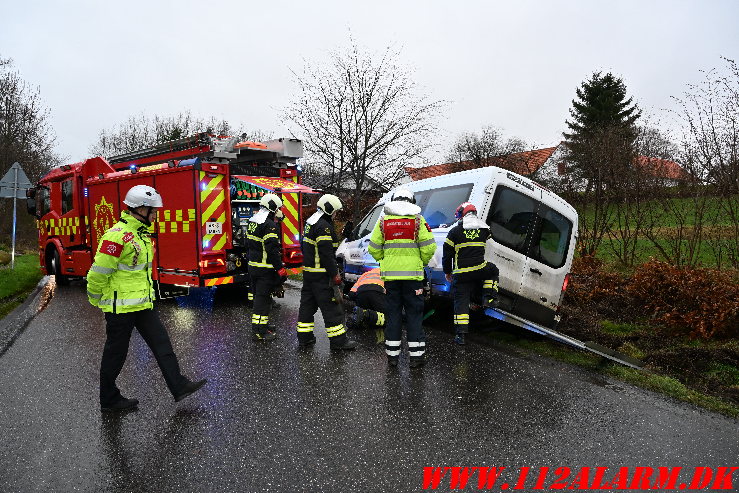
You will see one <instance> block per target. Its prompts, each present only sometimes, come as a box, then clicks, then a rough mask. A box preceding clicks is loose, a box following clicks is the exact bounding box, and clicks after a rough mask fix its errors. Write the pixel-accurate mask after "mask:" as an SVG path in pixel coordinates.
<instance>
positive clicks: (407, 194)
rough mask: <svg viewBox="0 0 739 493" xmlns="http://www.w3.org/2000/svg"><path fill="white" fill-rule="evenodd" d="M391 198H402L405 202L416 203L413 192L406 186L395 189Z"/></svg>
mask: <svg viewBox="0 0 739 493" xmlns="http://www.w3.org/2000/svg"><path fill="white" fill-rule="evenodd" d="M393 200H402V201H405V202H410V203H411V204H415V203H416V197H415V196H414V195H413V192H411V191H410V190H408V189H406V188H401V189H400V190H397V191H396V192H395V193H394V194H393Z"/></svg>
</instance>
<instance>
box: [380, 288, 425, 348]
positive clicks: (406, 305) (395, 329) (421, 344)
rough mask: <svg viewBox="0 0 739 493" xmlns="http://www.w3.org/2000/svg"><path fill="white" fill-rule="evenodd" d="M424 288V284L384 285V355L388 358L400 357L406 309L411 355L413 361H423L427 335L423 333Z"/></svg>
mask: <svg viewBox="0 0 739 493" xmlns="http://www.w3.org/2000/svg"><path fill="white" fill-rule="evenodd" d="M422 287H423V283H422V282H421V281H410V280H409V281H385V292H386V293H387V294H386V297H385V302H386V307H387V308H386V311H385V352H386V353H387V356H388V358H397V357H398V356H400V341H401V338H402V324H403V309H405V316H406V329H407V331H408V354H409V355H410V357H411V358H422V357H423V355H424V353H425V352H426V334H425V333H424V332H423V327H422V326H421V322H423V292H422V293H421V294H416V290H419V289H421V288H422Z"/></svg>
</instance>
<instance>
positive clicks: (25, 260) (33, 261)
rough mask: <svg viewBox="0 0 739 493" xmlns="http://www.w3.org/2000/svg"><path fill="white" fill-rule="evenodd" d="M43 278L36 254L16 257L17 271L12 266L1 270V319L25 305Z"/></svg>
mask: <svg viewBox="0 0 739 493" xmlns="http://www.w3.org/2000/svg"><path fill="white" fill-rule="evenodd" d="M41 277H42V274H41V270H40V269H39V264H38V255H36V254H29V255H18V256H16V257H15V269H11V268H10V265H7V266H4V267H2V268H0V317H4V316H5V315H7V314H8V313H10V312H11V311H13V309H15V307H17V306H18V305H20V304H21V303H23V301H24V300H25V299H26V297H27V296H28V295H29V294H30V293H31V291H33V289H34V288H35V287H36V284H38V282H39V280H40V279H41Z"/></svg>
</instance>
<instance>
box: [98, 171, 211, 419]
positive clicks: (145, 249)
mask: <svg viewBox="0 0 739 493" xmlns="http://www.w3.org/2000/svg"><path fill="white" fill-rule="evenodd" d="M123 203H124V204H125V205H126V206H127V207H128V210H126V211H123V213H122V214H121V220H120V221H119V222H118V223H116V224H115V225H114V226H113V227H112V228H110V229H109V230H108V231H106V232H105V234H104V235H103V236H102V237H101V238H100V246H99V248H98V252H97V254H96V255H95V260H94V262H93V264H92V267H91V268H90V271H89V273H88V274H87V297H88V300H89V301H90V303H91V304H92V305H93V306H96V307H98V308H100V309H101V310H102V311H103V313H104V314H105V323H106V327H105V332H106V340H105V347H104V348H103V357H102V360H101V362H100V409H101V411H104V412H108V411H125V410H129V409H133V408H135V407H136V406H138V403H139V401H138V400H137V399H127V398H125V397H123V396H122V395H121V392H120V390H119V389H118V387H117V386H116V383H115V381H116V378H117V377H118V374H119V373H120V372H121V369H122V368H123V363H124V362H125V361H126V355H127V354H128V342H129V340H130V338H131V332H132V331H133V329H134V327H135V328H136V330H138V331H139V334H141V337H142V338H143V339H144V342H146V344H147V345H148V346H149V349H150V350H151V352H152V353H153V354H154V357H155V358H156V361H157V364H158V365H159V368H160V369H161V371H162V375H163V376H164V380H165V382H166V383H167V387H169V391H170V392H171V393H172V395H173V396H174V399H175V401H176V402H179V401H181V400H182V399H184V398H185V397H187V396H189V395H190V394H192V393H193V392H195V391H197V390H198V389H200V388H201V387H202V386H203V385H205V383H206V381H207V380H205V379H203V380H199V381H197V382H192V381H190V380H189V379H187V378H186V377H184V376H183V375H182V373H181V372H180V365H179V363H178V361H177V356H176V355H175V353H174V351H173V350H172V343H171V341H170V339H169V335H168V334H167V331H166V329H165V328H164V326H163V325H162V323H161V321H160V320H159V316H158V315H157V312H156V311H155V310H154V286H153V283H152V280H151V262H152V259H153V248H152V241H151V238H150V227H151V224H152V223H153V222H154V221H155V220H156V216H157V209H158V208H160V207H162V198H161V196H160V195H159V193H157V191H156V190H155V189H153V188H152V187H149V186H146V185H136V186H134V187H132V188H131V189H130V190H129V191H128V193H127V194H126V198H125V200H124V201H123Z"/></svg>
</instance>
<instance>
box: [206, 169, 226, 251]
mask: <svg viewBox="0 0 739 493" xmlns="http://www.w3.org/2000/svg"><path fill="white" fill-rule="evenodd" d="M226 186H228V183H226V179H225V175H222V174H215V173H206V172H204V171H200V214H201V216H200V217H201V221H200V222H201V228H202V234H203V245H202V246H203V250H209V251H216V250H223V249H224V248H227V247H229V246H230V245H229V236H228V227H227V224H226V223H227V222H229V220H230V218H227V217H226V207H227V205H228V203H227V198H228V194H227V193H226Z"/></svg>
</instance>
